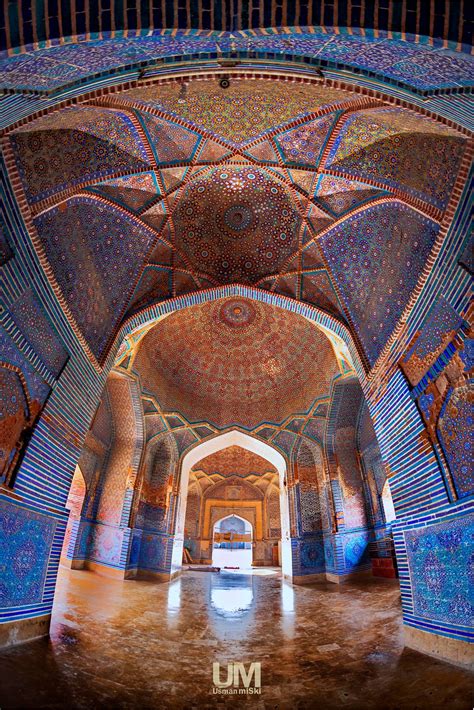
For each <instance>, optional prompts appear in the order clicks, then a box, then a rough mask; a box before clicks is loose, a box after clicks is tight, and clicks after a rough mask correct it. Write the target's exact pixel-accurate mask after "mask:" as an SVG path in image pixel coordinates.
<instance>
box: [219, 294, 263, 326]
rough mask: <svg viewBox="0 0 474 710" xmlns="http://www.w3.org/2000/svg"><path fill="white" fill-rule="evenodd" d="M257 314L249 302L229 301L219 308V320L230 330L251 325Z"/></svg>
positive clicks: (240, 300) (241, 300)
mask: <svg viewBox="0 0 474 710" xmlns="http://www.w3.org/2000/svg"><path fill="white" fill-rule="evenodd" d="M256 315H257V313H256V310H255V308H254V306H253V305H252V303H250V301H246V300H243V299H231V300H230V301H225V302H224V303H223V304H222V306H220V308H219V320H220V321H221V322H222V323H224V324H225V325H228V326H229V327H230V328H246V327H248V326H249V325H251V324H252V323H253V322H254V320H255V317H256Z"/></svg>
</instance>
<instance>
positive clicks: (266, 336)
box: [133, 298, 340, 428]
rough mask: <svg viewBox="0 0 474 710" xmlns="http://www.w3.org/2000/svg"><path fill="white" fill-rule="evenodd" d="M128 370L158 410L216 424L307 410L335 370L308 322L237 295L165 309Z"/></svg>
mask: <svg viewBox="0 0 474 710" xmlns="http://www.w3.org/2000/svg"><path fill="white" fill-rule="evenodd" d="M133 369H134V371H136V372H137V374H138V375H139V376H140V380H141V383H142V386H143V389H144V390H145V391H146V392H149V393H151V394H153V395H154V396H155V397H156V399H157V400H158V401H159V403H160V405H161V406H162V407H163V409H164V410H167V411H179V412H180V413H181V414H183V415H184V416H185V417H186V419H187V420H188V421H189V422H199V421H209V422H212V423H213V424H215V425H216V426H218V427H220V428H223V427H228V426H230V425H232V424H238V425H241V426H243V427H246V428H254V427H256V426H257V425H259V424H261V423H263V422H265V421H267V422H275V423H277V422H280V421H282V420H284V419H285V418H287V417H289V416H290V415H292V414H294V413H299V412H306V411H307V410H309V409H310V408H311V406H312V403H313V401H314V400H315V399H316V398H318V397H323V396H325V395H327V394H328V393H329V390H330V385H331V381H332V379H333V377H335V376H336V375H337V374H339V373H340V371H339V368H338V365H337V361H336V358H335V355H334V351H333V349H332V346H331V344H330V343H329V341H328V339H327V338H326V336H325V335H323V334H322V333H321V331H319V330H318V329H317V328H316V327H315V326H313V325H312V324H311V323H310V322H309V321H307V320H306V319H304V318H302V317H301V316H296V315H294V314H290V313H288V312H286V311H284V310H282V309H280V308H277V307H274V306H269V305H266V304H263V303H257V302H254V301H250V300H247V299H243V298H229V299H219V300H218V301H215V302H214V303H208V304H203V305H200V306H193V307H190V308H188V309H186V310H185V311H180V312H177V313H174V314H172V315H170V316H168V317H167V318H165V319H164V320H163V321H161V322H160V323H159V324H158V325H157V326H155V327H154V328H153V329H152V330H150V331H149V333H148V334H147V335H145V337H144V338H143V339H142V340H141V342H140V345H139V349H138V354H137V355H136V358H135V361H134V365H133Z"/></svg>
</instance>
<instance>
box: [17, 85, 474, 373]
mask: <svg viewBox="0 0 474 710" xmlns="http://www.w3.org/2000/svg"><path fill="white" fill-rule="evenodd" d="M99 103H100V105H98V103H97V101H96V103H94V102H90V103H89V105H81V106H76V107H73V108H66V109H63V110H59V111H54V112H52V113H51V114H49V115H45V116H43V117H41V118H39V119H37V120H36V121H33V122H31V123H25V124H24V125H23V126H21V128H19V129H17V130H16V131H14V132H13V133H12V134H11V135H10V136H9V139H7V142H6V148H7V153H8V154H9V155H11V156H12V159H11V161H10V165H11V170H12V171H15V170H17V171H18V174H19V177H20V179H21V182H22V185H23V189H24V191H25V194H26V197H27V200H28V202H29V212H30V216H32V217H33V218H34V223H35V226H36V229H37V232H38V238H39V243H40V244H41V247H42V249H43V250H44V253H45V255H46V259H47V261H48V265H49V267H50V273H51V274H52V277H53V278H54V280H55V287H57V288H59V290H60V293H61V295H62V297H63V299H64V302H65V303H66V305H67V307H68V309H69V313H70V314H71V317H72V318H73V320H74V325H75V326H76V327H78V328H79V330H80V332H81V334H82V336H83V338H84V340H85V341H86V342H87V344H88V346H89V348H90V349H91V351H92V352H93V353H94V355H95V357H96V358H97V359H99V360H100V361H102V360H103V358H104V357H105V354H106V351H107V346H108V344H109V343H110V342H111V341H112V339H113V336H114V334H115V332H117V330H118V328H119V326H120V324H121V323H122V322H123V319H124V318H126V317H127V316H129V315H132V314H136V313H137V311H139V310H141V309H143V308H146V307H147V306H150V305H152V304H155V303H157V302H159V301H162V300H165V299H168V298H171V297H173V296H177V295H182V294H187V293H191V292H193V291H196V290H202V289H209V288H212V287H215V286H221V285H225V284H231V283H240V284H248V285H253V286H257V287H260V288H262V289H266V290H269V291H273V292H275V293H277V294H281V295H284V296H287V297H290V298H294V299H297V300H302V301H306V302H308V303H311V304H312V305H315V306H317V307H318V308H321V309H323V310H325V311H326V312H328V313H330V314H331V315H333V316H335V317H336V318H338V319H339V320H341V321H342V322H344V323H345V324H347V325H348V327H349V328H350V329H352V332H353V335H354V336H355V340H356V342H357V344H358V347H360V346H361V347H362V348H363V351H364V352H362V353H361V354H362V355H363V357H364V358H366V360H368V361H369V363H370V364H374V363H375V361H376V360H377V357H378V356H379V354H380V353H381V350H382V348H383V345H384V343H385V342H386V341H387V338H388V337H389V336H390V334H391V332H392V331H393V329H394V328H395V325H396V323H397V321H398V318H399V317H400V315H401V314H402V312H403V310H404V308H405V307H406V305H407V304H408V302H409V298H410V295H411V293H412V291H413V289H414V287H415V285H416V282H417V279H418V277H419V276H420V274H421V272H422V270H423V267H424V265H425V264H426V261H427V259H428V255H429V253H430V249H431V248H432V246H433V244H434V240H435V238H436V234H437V232H438V229H439V224H440V223H441V221H442V219H443V214H444V212H443V210H444V209H445V208H446V206H447V201H448V199H449V197H450V194H451V191H452V189H453V186H454V182H453V180H454V177H453V176H455V175H456V173H457V171H458V168H459V165H460V164H461V159H462V154H463V151H464V150H465V147H466V145H467V138H466V136H465V135H464V134H461V133H458V132H457V131H456V130H454V129H453V128H447V127H446V126H445V125H443V124H441V123H439V122H436V121H434V120H433V119H430V118H427V117H425V116H422V115H419V114H415V113H413V112H412V111H409V110H407V109H402V108H394V107H389V106H387V105H385V104H384V103H383V101H382V100H374V99H369V98H368V97H366V98H364V97H361V96H360V94H355V93H354V94H352V93H351V92H350V91H342V90H340V89H335V88H332V87H330V86H327V85H325V84H324V83H321V82H313V83H311V82H306V83H304V84H298V83H291V82H289V81H286V80H283V79H279V78H275V77H270V76H269V75H267V76H266V77H265V75H263V76H260V77H259V78H255V79H249V78H243V77H240V78H239V77H238V76H236V77H233V78H232V81H231V85H230V86H229V88H227V89H224V88H222V87H220V86H219V84H218V82H216V81H215V80H213V79H206V78H204V77H200V78H199V79H197V78H196V80H192V79H190V78H188V79H186V81H185V82H184V83H183V82H171V83H170V82H158V83H150V84H149V85H147V86H145V87H143V88H135V89H129V90H126V91H122V92H114V93H113V94H112V95H110V96H107V97H104V98H103V99H101V100H100V102H99ZM427 155H429V156H430V162H429V167H428V169H425V167H426V156H427ZM13 165H15V166H16V167H15V168H14V167H13ZM420 165H423V169H422V170H421V169H420ZM13 177H15V175H13V174H12V178H13ZM22 204H23V201H22ZM25 210H26V211H28V209H27V208H26V206H25ZM26 216H28V215H26ZM65 235H68V236H67V239H65ZM41 256H43V255H41ZM402 272H404V275H403V276H402ZM124 284H125V285H126V288H124Z"/></svg>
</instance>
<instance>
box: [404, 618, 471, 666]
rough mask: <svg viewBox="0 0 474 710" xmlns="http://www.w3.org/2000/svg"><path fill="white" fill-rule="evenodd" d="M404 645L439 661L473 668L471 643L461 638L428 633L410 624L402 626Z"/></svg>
mask: <svg viewBox="0 0 474 710" xmlns="http://www.w3.org/2000/svg"><path fill="white" fill-rule="evenodd" d="M403 632H404V635H405V645H406V646H408V647H409V648H413V649H414V650H415V651H420V653H426V654H427V655H428V656H433V657H434V658H438V659H439V660H440V661H447V662H448V663H454V664H456V665H457V666H463V667H464V668H469V669H471V670H472V669H474V659H473V652H472V644H470V643H468V642H467V641H462V640H461V639H453V638H448V637H447V636H438V634H430V633H428V632H427V631H422V630H421V629H415V628H413V627H412V626H404V627H403Z"/></svg>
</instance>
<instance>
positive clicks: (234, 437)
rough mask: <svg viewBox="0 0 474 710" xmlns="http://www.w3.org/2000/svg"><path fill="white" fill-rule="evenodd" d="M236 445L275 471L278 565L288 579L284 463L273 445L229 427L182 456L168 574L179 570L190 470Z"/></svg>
mask: <svg viewBox="0 0 474 710" xmlns="http://www.w3.org/2000/svg"><path fill="white" fill-rule="evenodd" d="M231 446H239V447H241V448H242V449H245V450H246V451H249V452H251V453H254V454H256V455H257V456H260V457H262V458H263V459H266V460H267V461H269V462H270V463H271V464H272V465H273V466H274V467H275V469H276V470H277V472H278V479H279V503H280V529H281V552H280V559H281V568H282V574H283V575H284V576H285V577H287V578H288V579H292V577H293V562H292V554H291V540H290V514H289V502H288V491H287V481H286V472H287V465H286V461H285V459H284V457H283V456H282V454H281V453H280V452H279V451H277V450H276V449H275V448H273V447H272V446H270V445H269V444H266V443H265V442H263V441H260V440H258V439H256V438H254V437H252V436H250V435H249V434H245V433H244V432H242V431H238V430H232V431H229V432H226V433H224V434H220V435H218V436H216V437H214V438H212V439H209V440H207V441H204V442H202V443H200V444H199V445H197V446H195V447H194V448H193V449H191V450H190V451H189V452H188V453H187V454H186V455H185V456H184V458H183V460H182V463H181V473H180V479H179V499H178V504H177V514H176V527H175V535H174V542H173V552H172V565H171V574H172V575H175V574H177V573H179V572H180V571H181V568H182V559H183V547H184V539H185V520H186V506H187V500H188V486H189V476H190V472H191V470H192V469H193V468H194V467H195V465H196V464H198V463H199V461H201V460H202V459H204V458H206V457H207V456H210V455H211V454H215V453H217V452H219V451H222V450H224V449H227V448H229V447H231Z"/></svg>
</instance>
